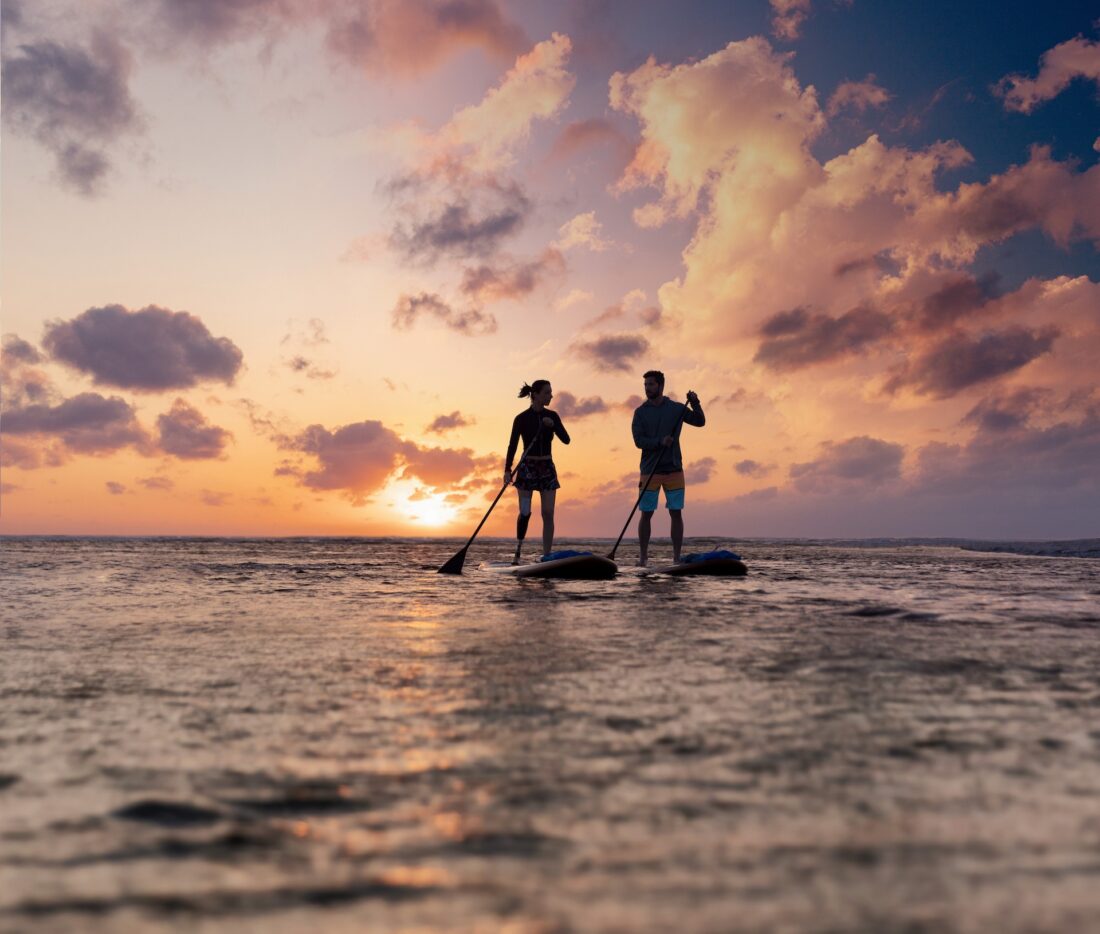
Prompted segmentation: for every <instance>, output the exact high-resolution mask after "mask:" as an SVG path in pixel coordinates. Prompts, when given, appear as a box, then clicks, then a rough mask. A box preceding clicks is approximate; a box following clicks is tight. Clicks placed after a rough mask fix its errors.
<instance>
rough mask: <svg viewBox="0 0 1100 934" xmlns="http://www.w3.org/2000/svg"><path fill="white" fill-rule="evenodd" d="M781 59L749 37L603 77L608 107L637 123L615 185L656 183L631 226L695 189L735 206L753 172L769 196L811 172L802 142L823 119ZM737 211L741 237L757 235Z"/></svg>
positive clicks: (661, 214) (747, 216) (679, 208)
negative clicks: (675, 62) (698, 58)
mask: <svg viewBox="0 0 1100 934" xmlns="http://www.w3.org/2000/svg"><path fill="white" fill-rule="evenodd" d="M788 59H789V56H786V55H778V54H776V53H774V52H773V51H772V48H771V46H770V45H769V44H768V42H767V41H766V40H765V39H762V38H759V37H753V38H751V39H746V40H744V41H742V42H731V43H730V44H729V45H727V46H726V47H725V48H724V49H722V50H721V51H719V52H716V53H714V54H713V55H711V56H709V57H708V58H706V59H704V60H703V61H702V62H698V63H694V64H689V65H679V66H676V67H671V66H668V65H658V64H657V63H656V62H655V61H654V60H653V59H652V58H651V59H650V60H649V61H648V62H646V63H645V64H644V65H642V66H641V67H640V68H637V69H636V70H635V71H633V72H631V73H630V74H623V73H621V72H617V73H616V74H614V75H613V76H612V77H611V84H610V89H611V90H610V94H611V106H612V107H614V108H615V109H616V110H619V111H622V112H623V113H626V114H630V115H633V116H634V117H636V118H637V119H638V120H639V122H640V123H641V125H642V141H641V144H640V145H639V146H638V148H637V150H636V151H635V154H634V158H633V160H632V161H631V163H630V165H629V166H627V169H626V171H625V172H624V174H623V177H622V179H621V180H620V181H619V184H618V189H619V190H620V191H625V190H629V189H632V188H637V187H641V186H647V185H656V186H658V187H659V188H660V189H661V197H660V199H659V200H658V201H655V202H653V203H651V204H649V205H646V206H644V207H642V208H640V209H638V210H637V211H635V214H634V217H635V220H636V221H637V222H638V223H639V224H641V225H643V226H656V225H658V224H661V223H664V222H665V221H666V220H668V219H669V218H670V217H685V216H687V215H688V214H689V213H690V212H691V211H693V210H694V209H695V208H696V207H697V206H698V205H699V204H700V199H701V198H702V197H703V196H704V195H710V196H711V197H713V198H714V199H716V200H717V199H720V200H721V201H722V203H723V204H727V203H728V204H729V205H730V206H731V207H733V208H734V209H735V210H736V208H735V204H736V199H737V197H738V196H739V195H748V194H749V192H750V191H751V190H752V189H754V188H756V187H757V186H758V185H759V183H760V181H761V178H762V177H767V178H768V181H769V187H770V188H774V189H776V190H775V193H774V194H775V197H776V198H777V199H782V198H790V197H791V196H792V195H795V194H797V192H798V191H799V190H801V189H804V188H805V187H806V185H807V184H808V182H809V179H810V177H811V176H815V175H816V174H817V173H818V171H819V170H818V169H817V167H816V164H815V163H814V161H813V159H812V158H811V156H810V155H809V152H808V148H807V145H808V143H809V141H810V140H812V139H813V138H814V137H815V136H817V134H818V133H820V131H821V130H822V129H823V127H824V118H823V116H822V114H821V110H820V108H819V107H818V103H817V95H816V93H815V92H814V90H813V88H806V89H802V88H801V87H800V86H799V83H798V80H797V79H796V78H795V76H794V73H793V72H792V71H791V69H790V67H789V65H788V64H787V62H788ZM747 143H751V145H746V144H747ZM751 200H752V201H757V200H759V193H757V194H756V195H755V196H754V197H753V198H752V199H751ZM774 210H775V208H774V207H773V208H772V210H771V211H770V212H769V213H773V212H774ZM738 214H739V220H740V221H741V222H742V223H744V224H746V225H747V226H746V230H745V232H744V236H745V237H746V238H748V237H755V236H757V235H758V233H759V232H760V222H759V220H756V219H755V218H754V216H753V213H752V212H751V211H739V212H738Z"/></svg>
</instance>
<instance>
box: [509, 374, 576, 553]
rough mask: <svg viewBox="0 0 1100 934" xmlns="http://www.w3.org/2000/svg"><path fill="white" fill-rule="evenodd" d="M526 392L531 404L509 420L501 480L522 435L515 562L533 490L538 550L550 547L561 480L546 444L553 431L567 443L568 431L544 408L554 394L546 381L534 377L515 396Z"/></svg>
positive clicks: (516, 481)
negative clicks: (538, 511)
mask: <svg viewBox="0 0 1100 934" xmlns="http://www.w3.org/2000/svg"><path fill="white" fill-rule="evenodd" d="M527 396H530V397H531V407H530V408H529V409H527V410H526V411H523V412H520V413H519V415H517V416H516V418H515V421H513V422H512V437H511V438H510V439H509V441H508V454H507V455H506V456H505V458H504V482H505V483H508V482H509V480H510V478H511V476H512V459H513V458H514V457H515V455H516V447H517V446H518V444H519V439H520V437H522V438H523V450H524V456H523V458H522V462H521V463H520V465H519V470H517V471H516V478H515V481H514V483H515V486H516V492H517V493H518V494H519V515H518V516H517V517H516V553H515V556H514V557H513V558H512V564H519V553H520V549H521V548H522V547H523V539H524V538H525V537H526V536H527V525H528V523H530V521H531V499H532V494H533V493H534V491H535V490H538V491H539V501H540V504H541V506H542V553H543V554H544V555H548V554H550V552H551V551H552V550H553V547H554V500H555V498H556V497H557V491H558V489H559V488H560V487H561V484H560V483H559V482H558V471H557V468H555V467H554V459H553V457H552V456H551V454H550V445H551V444H552V443H553V441H554V435H557V436H558V437H559V438H561V443H562V444H568V443H569V432H567V431H566V430H565V426H564V425H562V423H561V418H559V417H558V413H557V412H552V411H551V410H550V409H548V408H546V406H548V405H549V404H550V400H551V399H553V398H554V392H553V390H552V389H551V387H550V381H549V380H545V379H536V380H535V382H534V384H533V385H530V386H528V385H527V384H526V383H524V384H523V388H522V389H521V390H520V391H519V397H520V398H521V399H523V398H526V397H527Z"/></svg>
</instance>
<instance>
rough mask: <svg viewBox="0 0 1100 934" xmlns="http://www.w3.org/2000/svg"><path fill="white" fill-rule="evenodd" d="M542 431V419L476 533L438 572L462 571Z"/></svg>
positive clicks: (453, 572) (452, 572) (458, 572)
mask: <svg viewBox="0 0 1100 934" xmlns="http://www.w3.org/2000/svg"><path fill="white" fill-rule="evenodd" d="M541 433H542V422H541V420H540V421H539V427H538V428H537V429H536V430H535V437H533V438H532V439H531V443H530V444H529V445H527V447H525V448H524V449H523V455H522V456H521V457H520V459H519V463H517V464H516V466H515V467H513V468H512V470H511V472H510V473H509V474H508V479H507V480H506V481H505V482H504V485H503V486H502V487H501V488H500V492H499V493H497V495H496V499H494V500H493V503H492V505H491V506H490V507H489V509H488V511H487V512H486V513H485V515H484V516H482V517H481V521H480V522H479V523H478V524H477V528H476V529H474V534H473V535H471V536H470V538H469V540H468V541H467V542H466V544H465V545H463V546H462V548H461V549H459V550H458V551H457V552H455V554H454V557H452V558H451V559H450V560H449V561H448V562H447V563H446V564H444V565H443V566H442V567H441V568H440V569H439V570H438V571H437V572H436V573H437V574H461V573H462V565H463V564H465V563H466V551H467V550H468V549H469V547H470V546H471V545H472V544H473V543H474V539H475V538H477V533H478V532H480V531H481V527H482V526H483V525H485V523H486V522H487V521H488V519H489V515H490V514H491V513H492V511H493V510H494V509H496V505H497V503H499V502H500V498H501V497H502V496H503V495H504V491H505V490H507V489H508V486H509V485H510V484H511V482H512V478H513V477H514V476H515V475H516V474H517V473H519V469H520V467H522V466H523V462H524V461H525V460H527V455H528V454H529V453H530V452H531V451H532V449H533V448H534V447H535V442H536V441H538V439H539V435H540V434H541Z"/></svg>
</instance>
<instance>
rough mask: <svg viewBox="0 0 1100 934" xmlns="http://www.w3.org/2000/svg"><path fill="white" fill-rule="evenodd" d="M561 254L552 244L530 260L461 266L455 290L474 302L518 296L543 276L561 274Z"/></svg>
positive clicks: (536, 286)
mask: <svg viewBox="0 0 1100 934" xmlns="http://www.w3.org/2000/svg"><path fill="white" fill-rule="evenodd" d="M564 273H565V258H564V257H563V256H562V255H561V253H560V252H559V251H558V250H556V249H553V248H550V249H547V250H544V251H543V253H542V255H540V256H539V257H538V258H537V259H534V260H531V261H530V262H526V263H524V262H509V261H499V262H497V263H495V264H493V265H490V264H487V263H486V264H482V265H480V266H476V267H470V268H467V269H465V270H463V273H462V284H461V285H460V286H459V290H460V291H461V292H462V293H463V294H464V295H466V296H468V297H469V298H470V299H472V300H473V301H475V302H477V303H488V302H494V301H500V300H503V299H513V300H514V299H519V298H523V297H524V296H526V295H530V294H531V293H532V292H533V291H535V289H537V288H538V287H539V285H541V284H542V282H544V281H545V280H546V279H549V278H553V277H556V276H561V275H564Z"/></svg>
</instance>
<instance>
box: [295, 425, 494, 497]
mask: <svg viewBox="0 0 1100 934" xmlns="http://www.w3.org/2000/svg"><path fill="white" fill-rule="evenodd" d="M282 446H283V448H284V449H286V450H291V451H296V452H298V453H300V454H304V455H307V456H309V457H311V458H313V459H315V461H316V464H317V467H316V469H312V470H311V469H308V468H299V467H294V466H292V465H289V464H287V465H284V466H283V467H281V468H280V469H279V470H278V471H277V473H278V474H279V475H280V476H293V477H295V478H296V479H297V480H298V482H299V483H301V484H302V485H303V486H306V487H308V488H309V489H312V490H336V491H340V492H342V493H343V494H344V495H346V496H347V497H348V498H349V499H351V500H352V501H353V502H355V503H357V504H362V503H363V502H365V501H366V499H367V497H368V496H369V495H370V494H371V493H374V492H375V491H377V490H378V489H380V488H381V487H382V486H383V485H384V484H385V483H386V481H387V480H388V479H389V478H390V477H391V476H392V475H394V474H395V472H396V471H398V470H399V469H401V476H402V477H408V478H416V479H418V480H420V481H421V482H423V483H425V484H427V485H428V486H432V487H442V486H447V485H452V484H455V483H457V482H458V481H460V480H462V479H463V478H464V477H467V476H469V475H470V474H471V473H473V472H475V471H477V470H480V469H482V468H484V467H485V466H486V465H487V464H488V463H490V462H491V463H493V464H495V463H496V462H497V458H479V457H477V456H476V455H474V453H473V452H472V451H471V450H469V449H468V448H461V449H453V448H426V447H420V446H419V445H417V444H414V443H413V442H411V441H406V440H404V439H402V438H401V437H400V436H399V435H398V434H397V433H396V432H395V431H393V430H392V429H390V428H387V427H386V426H385V425H383V424H382V423H381V422H379V421H373V420H370V421H362V422H356V423H353V424H350V425H343V426H341V427H339V428H335V429H333V430H331V431H330V430H329V429H327V428H325V427H324V426H322V425H311V426H309V427H308V428H307V429H305V431H303V432H300V433H299V434H298V435H296V436H294V437H292V438H286V439H284V441H283V443H282Z"/></svg>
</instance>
